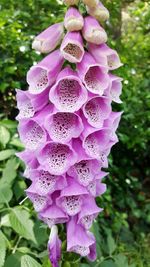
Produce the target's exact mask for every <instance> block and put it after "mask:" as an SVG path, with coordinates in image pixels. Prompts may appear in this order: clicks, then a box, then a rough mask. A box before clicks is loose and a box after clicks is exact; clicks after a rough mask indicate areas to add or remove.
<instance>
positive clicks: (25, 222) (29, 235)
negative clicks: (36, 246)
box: [9, 207, 36, 243]
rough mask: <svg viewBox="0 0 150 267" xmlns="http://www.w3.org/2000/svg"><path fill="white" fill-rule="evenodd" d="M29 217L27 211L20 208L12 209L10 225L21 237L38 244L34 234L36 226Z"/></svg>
mask: <svg viewBox="0 0 150 267" xmlns="http://www.w3.org/2000/svg"><path fill="white" fill-rule="evenodd" d="M29 217H30V214H29V213H28V212H27V211H26V210H22V209H21V208H20V207H15V208H13V209H11V212H10V217H9V218H10V224H11V227H12V228H13V229H14V231H15V232H17V233H18V234H19V235H20V236H22V237H24V238H26V239H28V240H32V241H33V242H35V243H36V239H35V236H34V232H33V226H34V224H33V221H32V220H31V219H29Z"/></svg>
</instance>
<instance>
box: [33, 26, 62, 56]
mask: <svg viewBox="0 0 150 267" xmlns="http://www.w3.org/2000/svg"><path fill="white" fill-rule="evenodd" d="M63 33H64V27H63V23H57V24H54V25H52V26H50V27H49V28H47V29H46V30H45V31H43V32H42V33H40V34H39V35H38V36H36V37H35V39H34V41H33V43H32V48H33V49H35V50H36V51H39V52H41V53H50V52H51V51H53V50H54V49H55V48H56V47H57V45H59V43H60V42H61V39H62V38H63Z"/></svg>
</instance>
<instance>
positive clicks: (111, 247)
mask: <svg viewBox="0 0 150 267" xmlns="http://www.w3.org/2000/svg"><path fill="white" fill-rule="evenodd" d="M107 246H108V252H109V255H112V253H113V252H114V251H115V249H116V243H115V240H114V239H113V237H112V235H111V234H108V236H107Z"/></svg>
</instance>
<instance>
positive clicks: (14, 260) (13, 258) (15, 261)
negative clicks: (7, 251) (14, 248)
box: [4, 253, 21, 267]
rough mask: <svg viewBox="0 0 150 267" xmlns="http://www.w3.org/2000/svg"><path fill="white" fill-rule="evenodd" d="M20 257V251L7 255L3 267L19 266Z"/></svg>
mask: <svg viewBox="0 0 150 267" xmlns="http://www.w3.org/2000/svg"><path fill="white" fill-rule="evenodd" d="M20 259H21V254H20V253H15V254H12V255H10V256H8V258H7V260H6V262H5V265H4V267H21V264H20Z"/></svg>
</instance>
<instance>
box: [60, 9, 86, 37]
mask: <svg viewBox="0 0 150 267" xmlns="http://www.w3.org/2000/svg"><path fill="white" fill-rule="evenodd" d="M64 25H65V28H66V29H67V31H69V32H73V31H80V30H82V28H83V25H84V20H83V17H82V15H81V14H80V12H79V11H78V9H76V8H74V7H70V8H69V9H68V11H67V13H66V15H65V20H64Z"/></svg>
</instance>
